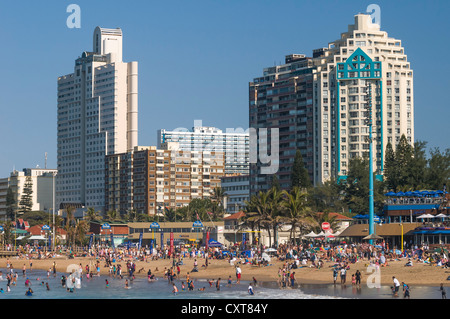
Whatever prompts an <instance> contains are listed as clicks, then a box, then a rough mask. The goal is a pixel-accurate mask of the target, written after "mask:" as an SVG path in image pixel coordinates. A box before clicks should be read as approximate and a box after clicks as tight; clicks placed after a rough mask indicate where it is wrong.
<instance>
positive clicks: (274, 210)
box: [267, 186, 283, 246]
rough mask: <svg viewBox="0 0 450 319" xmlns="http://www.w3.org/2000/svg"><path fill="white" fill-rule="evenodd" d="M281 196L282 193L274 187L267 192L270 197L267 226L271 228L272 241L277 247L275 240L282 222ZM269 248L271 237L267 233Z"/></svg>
mask: <svg viewBox="0 0 450 319" xmlns="http://www.w3.org/2000/svg"><path fill="white" fill-rule="evenodd" d="M282 195H283V192H282V191H281V190H280V189H279V188H278V187H276V186H274V187H272V188H271V189H270V190H269V196H270V214H269V215H268V218H267V222H268V223H269V225H268V226H270V227H271V228H272V231H273V241H274V243H276V244H277V245H278V241H277V239H276V236H277V232H278V228H279V227H280V225H281V224H282V222H283V215H282V213H283V206H282V198H283V197H282ZM269 246H271V237H270V232H269Z"/></svg>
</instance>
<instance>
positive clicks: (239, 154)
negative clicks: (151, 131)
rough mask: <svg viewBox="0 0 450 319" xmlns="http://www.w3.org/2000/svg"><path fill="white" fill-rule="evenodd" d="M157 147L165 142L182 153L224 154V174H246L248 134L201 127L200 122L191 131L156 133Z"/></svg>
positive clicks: (162, 130) (247, 167)
mask: <svg viewBox="0 0 450 319" xmlns="http://www.w3.org/2000/svg"><path fill="white" fill-rule="evenodd" d="M157 135H158V136H157V141H158V145H157V146H158V147H161V145H162V144H163V143H165V142H176V143H178V145H179V148H180V149H181V150H184V151H215V152H223V153H224V154H225V174H248V172H249V132H248V130H244V129H239V128H236V129H231V128H228V129H226V131H225V132H224V131H223V130H221V129H218V128H216V127H211V126H203V125H202V121H201V120H198V121H197V120H196V121H194V127H193V128H192V130H188V129H185V128H179V129H175V130H167V129H160V130H158V132H157Z"/></svg>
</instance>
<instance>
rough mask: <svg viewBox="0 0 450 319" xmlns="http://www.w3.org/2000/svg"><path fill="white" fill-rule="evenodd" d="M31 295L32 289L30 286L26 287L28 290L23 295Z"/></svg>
mask: <svg viewBox="0 0 450 319" xmlns="http://www.w3.org/2000/svg"><path fill="white" fill-rule="evenodd" d="M32 295H33V290H31V288H28V290H27V291H26V292H25V296H32Z"/></svg>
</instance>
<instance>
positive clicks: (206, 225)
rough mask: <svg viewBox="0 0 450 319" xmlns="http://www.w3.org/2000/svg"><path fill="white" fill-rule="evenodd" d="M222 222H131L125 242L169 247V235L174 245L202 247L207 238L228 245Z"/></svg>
mask: <svg viewBox="0 0 450 319" xmlns="http://www.w3.org/2000/svg"><path fill="white" fill-rule="evenodd" d="M223 225H224V222H223V221H218V222H200V221H196V222H164V221H163V222H132V223H128V236H127V239H126V241H131V242H134V243H138V242H139V241H140V239H141V238H142V242H141V244H142V246H143V247H145V246H148V247H149V246H150V244H151V242H152V240H153V243H154V244H156V245H157V246H158V247H161V246H160V245H161V244H164V245H169V244H170V238H171V235H172V236H173V241H174V245H183V244H184V245H200V246H202V245H204V244H205V243H206V240H207V238H208V239H213V240H215V241H217V242H219V243H221V244H225V245H227V244H228V243H227V242H226V241H225V238H224V231H223V230H224V227H223Z"/></svg>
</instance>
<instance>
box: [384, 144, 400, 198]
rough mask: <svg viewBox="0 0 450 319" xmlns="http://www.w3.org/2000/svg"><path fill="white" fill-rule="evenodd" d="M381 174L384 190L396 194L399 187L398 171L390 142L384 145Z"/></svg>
mask: <svg viewBox="0 0 450 319" xmlns="http://www.w3.org/2000/svg"><path fill="white" fill-rule="evenodd" d="M383 174H384V182H385V185H386V188H387V189H389V190H392V191H394V192H397V188H398V186H399V170H398V167H397V162H396V158H395V152H394V149H393V148H392V144H391V142H388V143H387V145H386V150H385V156H384V172H383Z"/></svg>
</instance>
